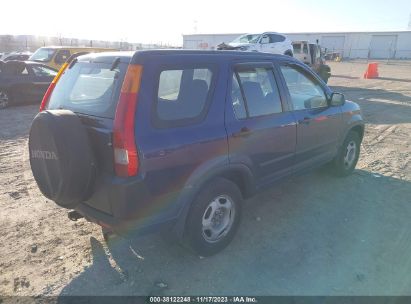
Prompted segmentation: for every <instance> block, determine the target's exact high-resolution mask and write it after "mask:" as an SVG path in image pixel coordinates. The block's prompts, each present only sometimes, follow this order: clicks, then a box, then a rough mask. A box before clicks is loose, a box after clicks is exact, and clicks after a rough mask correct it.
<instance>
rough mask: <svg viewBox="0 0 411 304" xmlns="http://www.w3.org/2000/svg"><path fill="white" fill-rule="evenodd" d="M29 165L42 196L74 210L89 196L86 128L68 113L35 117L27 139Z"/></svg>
mask: <svg viewBox="0 0 411 304" xmlns="http://www.w3.org/2000/svg"><path fill="white" fill-rule="evenodd" d="M29 150H30V151H29V152H30V166H31V171H32V172H33V176H34V179H35V180H36V182H37V185H38V187H39V189H40V191H41V192H42V193H43V195H44V196H45V197H47V198H49V199H51V200H53V201H54V202H56V204H58V205H60V206H61V207H64V208H68V209H74V208H75V207H76V206H77V205H78V204H80V203H82V202H84V201H85V200H87V199H88V198H89V196H90V195H91V194H92V190H93V184H94V179H95V170H96V168H95V159H94V154H93V151H92V149H91V144H90V141H89V138H88V133H87V129H86V127H85V126H84V125H83V124H82V122H81V120H80V118H79V117H78V116H77V115H76V114H74V113H73V112H71V111H68V110H50V111H49V110H48V111H43V112H40V113H38V114H37V116H36V117H35V118H34V120H33V123H32V125H31V129H30V136H29Z"/></svg>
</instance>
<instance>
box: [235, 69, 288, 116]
mask: <svg viewBox="0 0 411 304" xmlns="http://www.w3.org/2000/svg"><path fill="white" fill-rule="evenodd" d="M237 75H238V79H239V80H240V86H241V89H242V92H241V93H242V96H241V98H239V96H238V91H237V92H235V91H236V87H237V86H238V83H237V79H236V78H235V77H234V78H233V84H232V87H233V91H232V102H233V107H234V111H235V114H236V117H237V118H238V119H241V118H244V113H243V112H242V111H243V110H242V106H240V104H241V103H244V101H243V100H245V103H246V109H247V111H248V117H257V116H264V115H270V114H275V113H281V112H282V105H281V98H280V94H279V91H278V87H277V83H276V81H275V79H274V74H273V71H272V69H270V68H263V67H262V68H259V67H256V68H247V69H242V70H239V71H237Z"/></svg>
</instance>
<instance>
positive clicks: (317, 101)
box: [281, 66, 327, 110]
mask: <svg viewBox="0 0 411 304" xmlns="http://www.w3.org/2000/svg"><path fill="white" fill-rule="evenodd" d="M281 72H282V74H283V76H284V79H285V82H286V84H287V87H288V91H289V92H290V97H291V102H292V104H293V108H294V110H304V109H313V108H321V107H326V106H327V98H326V96H325V93H324V91H323V89H322V87H321V86H320V85H319V84H318V83H317V82H316V81H315V80H313V79H312V78H311V77H309V76H307V75H306V74H305V73H303V72H302V71H300V70H299V69H296V68H294V67H290V66H281Z"/></svg>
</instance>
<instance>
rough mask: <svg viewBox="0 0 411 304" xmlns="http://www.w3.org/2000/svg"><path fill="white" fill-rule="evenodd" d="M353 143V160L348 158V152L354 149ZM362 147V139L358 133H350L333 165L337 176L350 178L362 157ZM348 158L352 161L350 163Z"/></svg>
mask: <svg viewBox="0 0 411 304" xmlns="http://www.w3.org/2000/svg"><path fill="white" fill-rule="evenodd" d="M353 143H354V144H355V151H354V152H353V155H352V158H348V154H349V152H348V150H349V149H351V148H352V147H351V145H352V144H353ZM360 146H361V139H360V136H359V135H358V133H357V132H354V131H350V132H348V134H347V136H346V138H345V140H344V143H343V144H342V146H341V147H340V150H339V151H338V154H337V156H336V157H335V159H334V160H333V161H332V163H331V170H332V172H333V173H334V174H335V175H337V176H341V177H343V176H348V175H350V174H351V173H352V172H353V171H354V169H355V166H356V165H357V162H358V158H359V156H360ZM350 147H351V148H350ZM347 158H348V159H349V160H350V162H349V163H348V162H347Z"/></svg>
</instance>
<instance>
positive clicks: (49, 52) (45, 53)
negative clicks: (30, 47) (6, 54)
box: [29, 48, 56, 62]
mask: <svg viewBox="0 0 411 304" xmlns="http://www.w3.org/2000/svg"><path fill="white" fill-rule="evenodd" d="M54 53H56V50H55V49H48V48H39V49H38V50H37V51H35V52H34V54H33V55H31V57H30V58H29V60H33V61H40V62H49V61H50V60H51V59H52V58H53V56H54Z"/></svg>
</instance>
